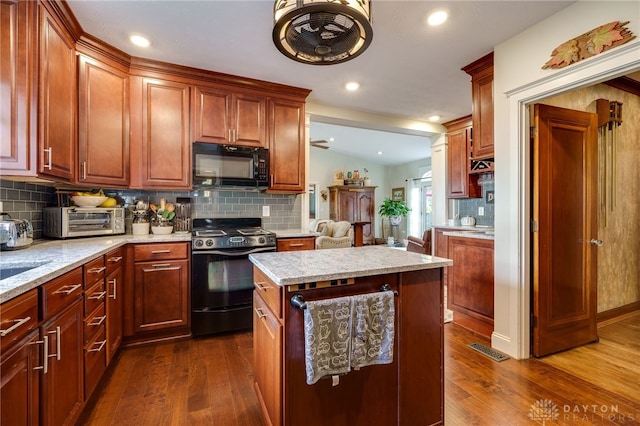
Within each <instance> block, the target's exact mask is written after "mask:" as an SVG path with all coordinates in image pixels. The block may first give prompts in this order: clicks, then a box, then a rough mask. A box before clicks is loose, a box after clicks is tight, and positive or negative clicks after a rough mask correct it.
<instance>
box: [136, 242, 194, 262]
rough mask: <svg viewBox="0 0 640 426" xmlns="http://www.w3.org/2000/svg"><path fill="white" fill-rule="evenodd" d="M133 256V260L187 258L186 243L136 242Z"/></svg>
mask: <svg viewBox="0 0 640 426" xmlns="http://www.w3.org/2000/svg"><path fill="white" fill-rule="evenodd" d="M133 253H134V254H133V258H134V261H135V262H140V261H144V260H163V259H187V258H188V256H189V247H188V244H187V243H164V244H136V245H135V247H134V252H133Z"/></svg>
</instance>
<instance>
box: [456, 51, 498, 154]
mask: <svg viewBox="0 0 640 426" xmlns="http://www.w3.org/2000/svg"><path fill="white" fill-rule="evenodd" d="M462 70H463V71H464V72H466V73H467V74H469V75H470V76H471V94H472V96H471V98H472V100H473V109H472V111H471V116H472V117H473V146H472V148H471V152H470V154H471V155H470V157H471V158H473V159H482V158H493V133H494V132H493V52H491V53H489V54H487V55H485V56H483V57H482V58H480V59H478V60H477V61H475V62H473V63H471V64H469V65H467V66H466V67H464V68H462Z"/></svg>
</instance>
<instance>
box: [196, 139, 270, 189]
mask: <svg viewBox="0 0 640 426" xmlns="http://www.w3.org/2000/svg"><path fill="white" fill-rule="evenodd" d="M192 168H193V181H192V183H193V187H194V188H210V187H216V186H238V187H251V188H266V187H268V186H269V150H268V149H267V148H254V147H248V146H237V145H221V144H216V143H205V142H194V143H193V164H192Z"/></svg>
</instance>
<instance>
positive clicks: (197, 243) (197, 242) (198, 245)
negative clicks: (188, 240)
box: [194, 240, 204, 247]
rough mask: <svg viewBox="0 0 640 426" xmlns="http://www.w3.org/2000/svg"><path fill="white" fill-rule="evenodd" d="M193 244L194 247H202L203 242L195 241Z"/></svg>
mask: <svg viewBox="0 0 640 426" xmlns="http://www.w3.org/2000/svg"><path fill="white" fill-rule="evenodd" d="M194 244H195V245H196V247H202V245H203V244H204V241H202V240H196V241H195V242H194Z"/></svg>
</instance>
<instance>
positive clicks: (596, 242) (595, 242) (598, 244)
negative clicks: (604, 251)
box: [589, 238, 604, 247]
mask: <svg viewBox="0 0 640 426" xmlns="http://www.w3.org/2000/svg"><path fill="white" fill-rule="evenodd" d="M589 242H590V243H591V244H593V245H594V246H598V247H600V246H601V245H603V244H604V242H603V241H602V240H596V239H595V238H592V239H591V241H589Z"/></svg>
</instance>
